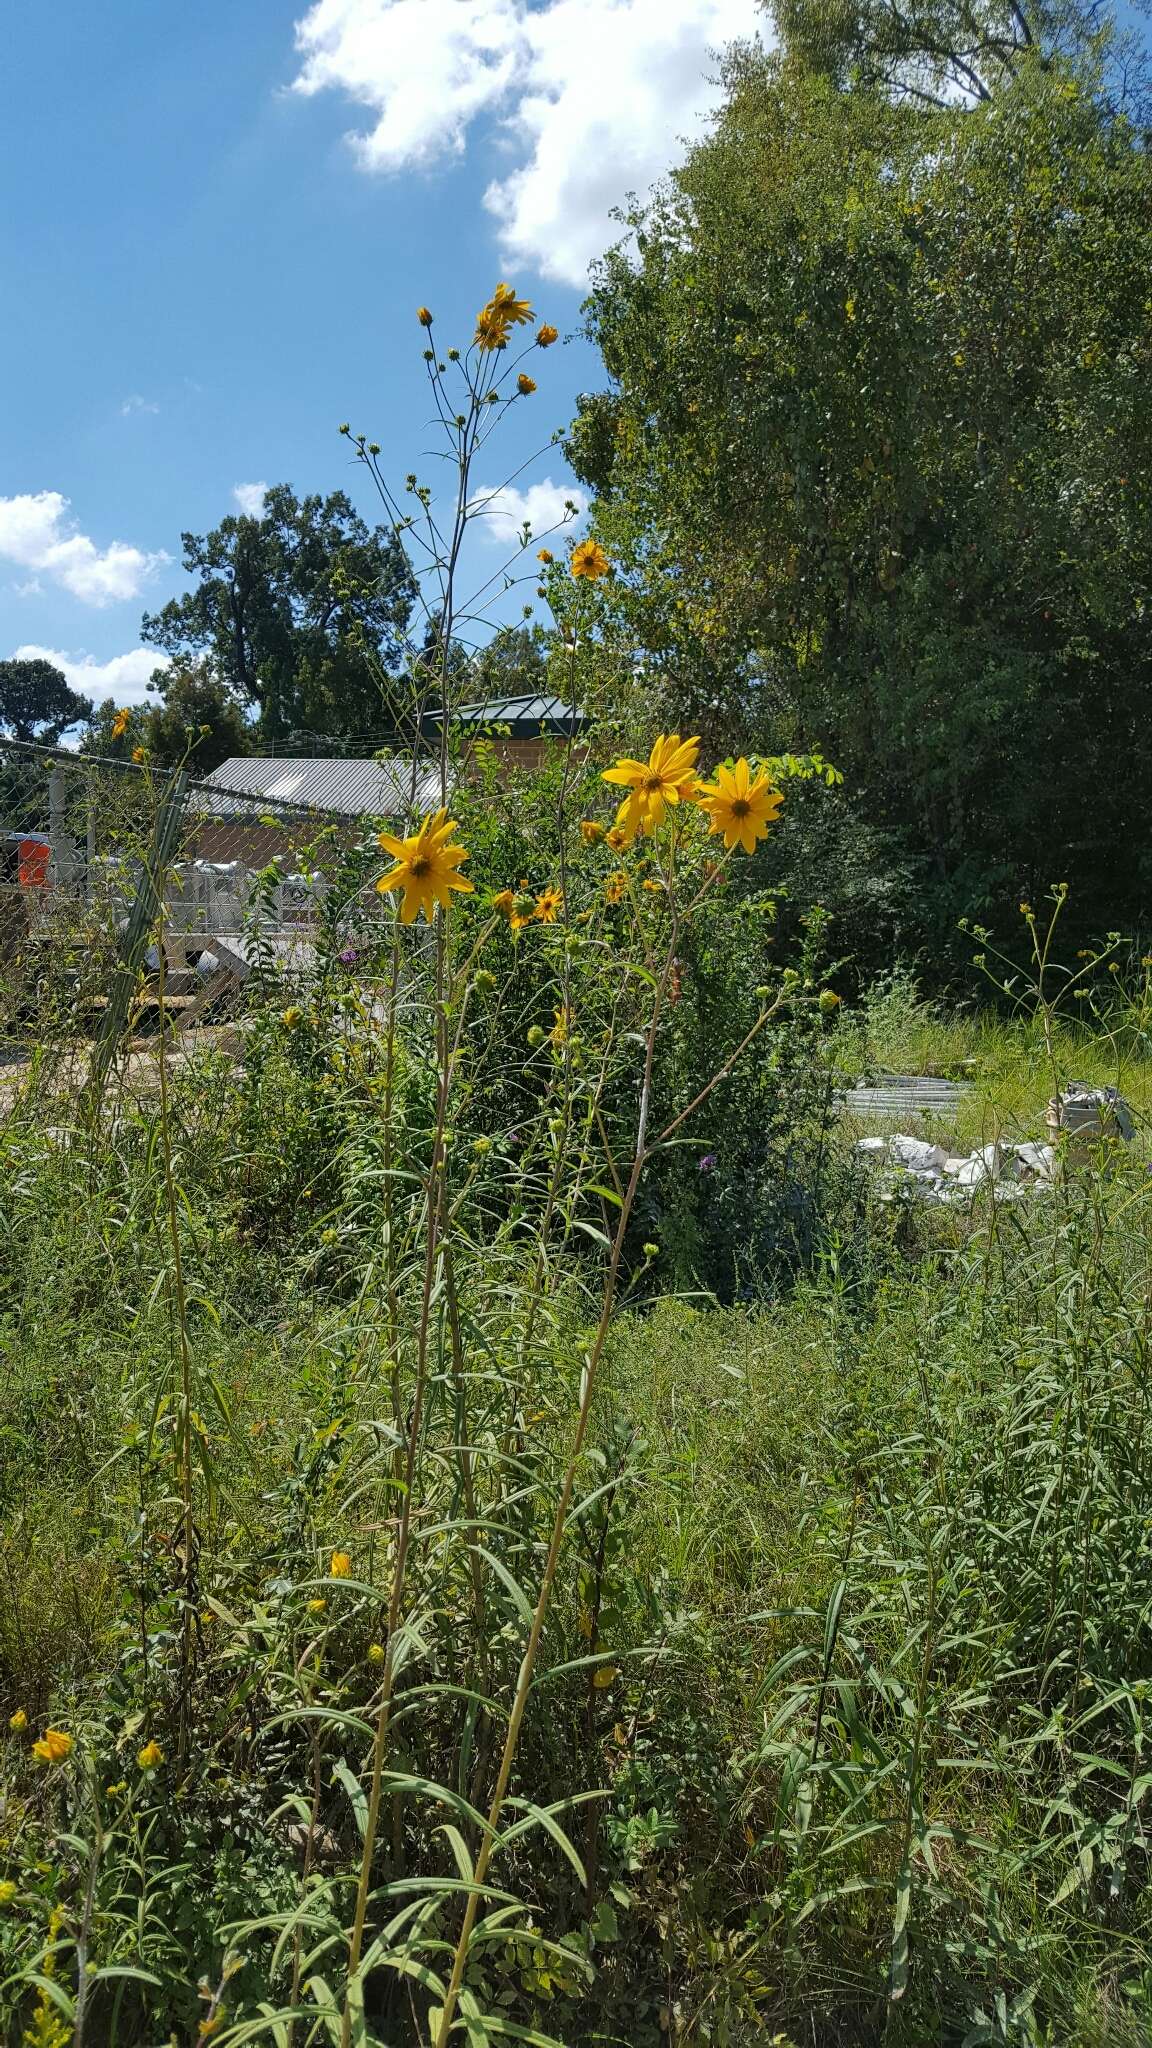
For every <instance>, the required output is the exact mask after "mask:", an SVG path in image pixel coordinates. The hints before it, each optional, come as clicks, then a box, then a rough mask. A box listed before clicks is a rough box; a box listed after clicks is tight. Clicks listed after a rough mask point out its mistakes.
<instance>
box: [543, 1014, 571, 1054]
mask: <svg viewBox="0 0 1152 2048" xmlns="http://www.w3.org/2000/svg"><path fill="white" fill-rule="evenodd" d="M553 1016H554V1017H555V1019H556V1021H555V1023H554V1024H553V1026H552V1029H551V1031H550V1032H549V1033H548V1036H549V1038H550V1039H551V1041H552V1043H553V1045H554V1046H557V1047H562V1046H565V1045H567V1043H568V1038H569V1033H570V1031H571V1028H572V1022H571V1018H570V1017H569V1014H568V1011H567V1010H566V1009H563V1008H561V1009H558V1010H555V1011H553Z"/></svg>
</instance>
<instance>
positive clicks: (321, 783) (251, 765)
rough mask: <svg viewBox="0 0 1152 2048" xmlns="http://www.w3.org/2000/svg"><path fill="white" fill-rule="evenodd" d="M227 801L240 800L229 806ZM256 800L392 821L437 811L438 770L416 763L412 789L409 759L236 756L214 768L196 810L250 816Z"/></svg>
mask: <svg viewBox="0 0 1152 2048" xmlns="http://www.w3.org/2000/svg"><path fill="white" fill-rule="evenodd" d="M209 791H210V792H211V796H210V797H209V795H208V793H209ZM218 796H219V801H217V797H218ZM230 796H231V797H235V798H238V799H239V801H238V802H236V803H233V804H229V803H228V801H227V799H228V797H230ZM254 799H259V800H261V801H263V802H264V803H266V804H284V805H286V806H288V807H289V808H291V809H292V810H315V811H338V812H339V813H340V815H341V816H342V817H345V818H394V817H399V816H400V815H402V813H404V812H406V811H408V810H411V809H415V810H417V811H427V810H432V809H434V808H435V806H436V805H437V804H438V803H439V801H440V771H439V768H438V767H436V766H434V765H433V764H432V763H431V762H429V763H427V764H425V763H419V764H417V766H416V770H415V788H413V764H412V762H411V761H410V760H402V759H397V760H394V761H345V760H339V759H335V760H333V759H320V760H315V759H307V760H296V761H292V760H284V759H283V758H281V759H279V760H274V759H270V758H268V757H267V756H260V755H256V756H250V757H244V756H236V757H234V758H233V759H232V760H230V761H222V762H221V764H220V766H219V768H214V769H213V770H212V773H211V775H208V776H206V777H205V778H204V781H203V782H202V783H200V785H199V789H198V793H197V794H196V796H195V801H196V803H197V805H198V807H199V808H201V809H204V808H211V809H212V810H213V811H219V812H220V813H221V814H222V815H224V816H247V815H250V814H251V811H252V805H253V800H254Z"/></svg>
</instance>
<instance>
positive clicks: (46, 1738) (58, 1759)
mask: <svg viewBox="0 0 1152 2048" xmlns="http://www.w3.org/2000/svg"><path fill="white" fill-rule="evenodd" d="M32 1754H33V1756H38V1757H39V1758H40V1760H41V1762H42V1763H46V1764H62V1763H63V1761H64V1759H65V1757H66V1756H71V1754H72V1737H71V1736H70V1735H67V1734H65V1731H64V1730H63V1728H46V1729H45V1730H44V1733H43V1735H42V1736H41V1737H40V1740H39V1742H34V1743H33V1744H32Z"/></svg>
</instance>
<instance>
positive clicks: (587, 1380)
mask: <svg viewBox="0 0 1152 2048" xmlns="http://www.w3.org/2000/svg"><path fill="white" fill-rule="evenodd" d="M678 935H679V921H678V918H677V915H676V912H675V908H673V919H672V931H671V936H670V938H669V942H668V948H667V952H666V954H665V958H664V963H663V967H662V970H661V973H660V977H659V980H658V982H657V985H656V992H655V995H654V997H653V1002H652V1014H651V1017H650V1020H649V1024H648V1030H647V1034H646V1044H645V1051H644V1078H643V1081H642V1083H641V1088H640V1107H639V1112H638V1116H637V1122H636V1145H635V1150H634V1153H633V1157H632V1166H631V1170H630V1172H629V1175H628V1181H627V1185H626V1187H625V1189H624V1196H623V1200H622V1201H621V1204H620V1214H619V1219H618V1221H617V1225H616V1233H615V1236H614V1237H613V1239H612V1247H611V1250H610V1252H609V1256H608V1270H607V1272H606V1274H605V1278H604V1293H603V1298H602V1301H601V1306H600V1317H599V1320H598V1322H597V1324H596V1329H595V1333H594V1335H593V1338H592V1343H591V1345H590V1347H589V1350H588V1353H587V1356H586V1359H585V1364H584V1383H583V1388H582V1391H581V1396H580V1408H579V1411H578V1414H577V1417H576V1429H575V1433H574V1435H573V1438H572V1446H571V1449H570V1451H569V1454H568V1463H567V1467H566V1469H565V1472H564V1478H563V1480H562V1482H561V1487H560V1498H559V1500H558V1501H557V1503H556V1512H555V1515H554V1516H553V1520H552V1533H551V1536H550V1537H549V1541H548V1551H547V1555H546V1557H545V1560H544V1570H543V1573H542V1574H541V1579H540V1589H539V1592H538V1593H537V1596H536V1605H535V1608H534V1610H533V1614H532V1621H531V1625H530V1628H529V1631H528V1641H527V1644H526V1645H525V1649H524V1656H523V1658H522V1660H521V1664H520V1675H519V1678H518V1679H517V1682H516V1694H515V1697H514V1699H513V1701H512V1710H511V1712H510V1714H509V1717H508V1728H507V1732H506V1734H505V1737H504V1748H503V1752H502V1754H501V1757H500V1767H499V1770H498V1772H497V1774H496V1786H495V1789H494V1791H493V1794H492V1799H491V1803H490V1805H489V1808H488V1820H487V1826H486V1828H485V1831H484V1840H483V1842H482V1843H481V1845H480V1850H479V1853H478V1855H477V1858H476V1865H475V1869H474V1871H473V1882H472V1889H471V1890H470V1892H469V1894H468V1898H467V1901H466V1903H465V1907H464V1919H463V1923H462V1925H461V1928H460V1934H459V1937H458V1939H457V1942H456V1949H455V1953H454V1955H453V1958H452V1970H451V1974H450V1976H449V1979H448V1984H447V1987H446V1990H445V1993H444V2003H443V2005H442V2007H441V2009H440V2016H439V2022H438V2024H437V2028H436V2033H435V2048H446V2044H447V2042H448V2037H449V2035H450V2033H451V2031H452V2022H453V2019H454V2017H455V2013H456V2006H457V2002H458V2000H459V1997H460V1987H461V1985H462V1983H463V1981H464V1970H465V1965H466V1963H467V1959H468V1949H469V1946H470V1944H471V1940H472V1930H473V1928H474V1927H475V1925H476V1919H477V1915H478V1914H479V1911H480V1905H481V1900H482V1898H483V1892H484V1885H485V1882H486V1880H487V1876H488V1866H489V1864H490V1863H491V1861H492V1855H493V1851H494V1849H495V1847H496V1843H497V1830H498V1828H499V1825H500V1816H501V1814H502V1812H503V1809H504V1801H505V1799H506V1797H507V1794H508V1786H509V1783H510V1782H511V1777H512V1767H513V1764H514V1763H515V1761H516V1752H517V1749H518V1747H519V1743H520V1730H521V1727H522V1726H523V1722H524V1715H525V1713H526V1711H527V1707H528V1696H529V1694H530V1692H531V1690H532V1683H533V1679H534V1676H535V1671H536V1661H537V1657H538V1654H539V1650H540V1639H541V1636H542V1635H543V1633H544V1622H545V1619H546V1617H547V1613H548V1609H549V1606H550V1604H551V1599H552V1589H553V1586H554V1584H555V1581H556V1572H557V1568H558V1566H559V1562H560V1551H561V1546H562V1545H563V1542H564V1533H565V1530H566V1528H567V1525H568V1514H569V1510H570V1508H571V1505H572V1495H573V1492H574V1490H575V1486H576V1475H577V1472H578V1470H579V1466H580V1459H581V1455H582V1453H583V1449H584V1442H585V1438H586V1437H587V1434H588V1424H589V1421H590V1420H591V1415H592V1402H593V1397H594V1395H595V1391H596V1380H597V1375H598V1372H599V1367H600V1362H601V1360H602V1358H603V1355H604V1346H605V1344H606V1342H607V1339H608V1331H609V1328H610V1326H611V1322H612V1312H613V1309H614V1308H615V1305H616V1289H617V1283H618V1280H619V1275H620V1261H621V1258H622V1255H623V1251H624V1240H625V1237H626V1235H627V1232H628V1225H629V1222H630V1220H631V1216H632V1209H633V1206H634V1204H635V1200H636V1193H637V1189H638V1188H639V1185H640V1178H641V1175H642V1174H643V1171H644V1168H645V1166H646V1164H647V1162H648V1159H649V1157H650V1156H651V1153H652V1152H653V1151H654V1150H655V1149H656V1148H657V1147H658V1146H659V1145H661V1144H663V1143H664V1142H665V1140H666V1139H667V1138H668V1137H670V1136H671V1134H672V1132H673V1131H674V1130H677V1129H678V1128H679V1127H680V1125H681V1124H682V1123H683V1122H684V1121H685V1119H686V1118H687V1117H688V1116H690V1115H691V1113H692V1111H693V1110H694V1109H697V1108H699V1106H700V1104H701V1103H702V1102H704V1100H705V1099H706V1097H707V1096H708V1095H710V1094H711V1092H712V1089H713V1088H714V1087H715V1086H716V1084H717V1083H718V1082H719V1081H720V1080H722V1079H723V1078H724V1076H725V1075H726V1074H728V1073H730V1072H731V1069H732V1067H733V1066H734V1065H735V1062H736V1060H737V1059H738V1058H739V1056H740V1054H741V1053H742V1052H743V1051H744V1049H745V1048H746V1047H747V1046H748V1045H749V1044H750V1043H751V1041H752V1040H753V1038H754V1037H755V1036H756V1035H757V1033H758V1032H759V1031H760V1030H762V1029H763V1027H764V1025H765V1024H766V1023H767V1022H768V1019H769V1017H770V1016H772V1015H773V1014H774V1013H775V1009H776V1008H777V1007H778V1005H777V1004H774V1005H773V1006H772V1007H771V1008H770V1009H767V1010H762V1011H761V1013H760V1015H759V1017H758V1018H757V1020H756V1022H755V1023H754V1024H753V1025H752V1027H751V1029H750V1030H749V1031H748V1032H746V1033H745V1035H744V1037H743V1039H742V1040H741V1041H740V1044H739V1046H738V1047H737V1048H736V1051H735V1052H734V1053H733V1054H732V1055H731V1057H730V1058H729V1059H728V1060H726V1061H725V1063H724V1065H723V1066H722V1067H721V1068H720V1069H719V1070H718V1071H717V1072H716V1073H715V1074H714V1075H713V1077H712V1079H711V1080H710V1081H709V1082H708V1083H707V1084H706V1086H705V1087H704V1088H702V1089H701V1090H700V1092H699V1094H698V1095H697V1096H696V1097H695V1098H694V1099H693V1101H692V1102H691V1103H690V1104H689V1106H688V1108H687V1109H685V1110H683V1111H682V1112H681V1114H680V1115H679V1116H677V1117H674V1118H673V1120H672V1122H671V1123H670V1124H667V1125H665V1127H664V1129H663V1130H662V1131H661V1132H660V1134H659V1136H658V1137H657V1138H656V1139H655V1140H654V1141H653V1142H652V1144H649V1140H648V1123H649V1117H650V1114H651V1106H652V1075H653V1068H654V1064H655V1058H656V1040H657V1034H658V1032H659V1027H660V1020H661V1017H662V1015H663V1010H664V999H665V996H666V994H667V990H668V983H669V980H670V979H671V975H672V968H673V964H674V962H675V959H676V952H677V941H678Z"/></svg>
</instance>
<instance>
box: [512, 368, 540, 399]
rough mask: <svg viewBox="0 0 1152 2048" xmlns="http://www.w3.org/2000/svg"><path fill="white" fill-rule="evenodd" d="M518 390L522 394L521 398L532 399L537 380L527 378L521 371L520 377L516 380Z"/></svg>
mask: <svg viewBox="0 0 1152 2048" xmlns="http://www.w3.org/2000/svg"><path fill="white" fill-rule="evenodd" d="M516 389H517V391H518V392H519V393H520V396H521V398H531V396H532V393H533V392H534V391H535V389H536V380H535V378H534V377H526V376H525V375H524V372H523V370H521V372H520V375H519V376H518V377H517V379H516Z"/></svg>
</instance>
